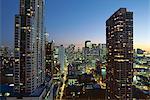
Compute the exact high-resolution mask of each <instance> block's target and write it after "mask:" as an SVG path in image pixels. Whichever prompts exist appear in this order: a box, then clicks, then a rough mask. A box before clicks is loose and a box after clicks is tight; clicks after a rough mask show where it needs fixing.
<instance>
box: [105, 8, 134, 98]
mask: <svg viewBox="0 0 150 100" xmlns="http://www.w3.org/2000/svg"><path fill="white" fill-rule="evenodd" d="M106 46H107V64H108V65H107V83H106V89H107V99H111V100H112V99H122V100H128V99H132V74H133V12H130V11H127V9H126V8H120V9H119V10H118V11H116V12H115V13H114V14H113V15H112V16H111V17H110V18H109V19H108V20H107V21H106Z"/></svg>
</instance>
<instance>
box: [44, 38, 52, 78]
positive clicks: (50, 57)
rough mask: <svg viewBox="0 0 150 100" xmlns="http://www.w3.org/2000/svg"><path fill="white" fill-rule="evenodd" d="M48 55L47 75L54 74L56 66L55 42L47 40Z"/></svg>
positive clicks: (46, 49) (46, 51)
mask: <svg viewBox="0 0 150 100" xmlns="http://www.w3.org/2000/svg"><path fill="white" fill-rule="evenodd" d="M45 53H46V55H45V57H46V63H45V66H46V75H50V76H53V68H54V42H53V41H52V42H47V43H46V46H45Z"/></svg>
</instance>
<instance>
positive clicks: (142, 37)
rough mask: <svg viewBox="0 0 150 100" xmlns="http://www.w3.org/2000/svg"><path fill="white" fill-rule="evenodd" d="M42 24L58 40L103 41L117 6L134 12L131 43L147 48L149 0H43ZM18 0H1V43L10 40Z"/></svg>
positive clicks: (149, 40)
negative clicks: (43, 16)
mask: <svg viewBox="0 0 150 100" xmlns="http://www.w3.org/2000/svg"><path fill="white" fill-rule="evenodd" d="M45 1H46V2H45V26H46V30H47V32H48V33H49V34H50V40H52V39H53V40H55V42H56V43H57V44H70V43H75V44H77V45H81V44H84V41H85V40H91V41H93V42H94V43H105V34H106V32H105V21H106V20H107V19H108V18H109V17H110V16H111V15H112V14H113V13H114V12H115V11H116V10H118V9H119V8H120V7H125V8H127V9H128V10H130V11H133V12H134V45H135V47H137V46H138V47H142V48H146V47H147V48H148V47H149V49H150V31H149V29H148V28H149V25H150V20H149V18H150V14H149V9H150V8H149V6H150V0H45ZM18 11H19V0H2V33H1V34H2V43H3V44H12V43H13V34H14V15H15V14H17V13H18Z"/></svg>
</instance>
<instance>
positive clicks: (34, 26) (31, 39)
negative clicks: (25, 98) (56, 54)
mask: <svg viewBox="0 0 150 100" xmlns="http://www.w3.org/2000/svg"><path fill="white" fill-rule="evenodd" d="M43 8H44V2H43V0H20V12H19V14H17V15H15V34H14V35H15V36H14V37H15V39H14V43H15V44H14V46H15V47H14V49H15V51H14V52H15V53H14V54H15V68H14V75H15V77H14V83H15V88H14V90H15V92H17V93H21V94H31V93H33V92H34V90H35V89H36V88H37V87H39V86H40V85H41V84H42V83H43V82H44V77H45V74H44V73H45V72H44V71H45V63H44V62H45V57H44V56H45V47H44V46H45V43H44V30H43V22H44V21H43Z"/></svg>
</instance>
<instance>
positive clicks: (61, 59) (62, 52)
mask: <svg viewBox="0 0 150 100" xmlns="http://www.w3.org/2000/svg"><path fill="white" fill-rule="evenodd" d="M58 60H59V63H60V68H61V71H63V70H64V65H65V48H64V46H63V45H60V46H59V51H58Z"/></svg>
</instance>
